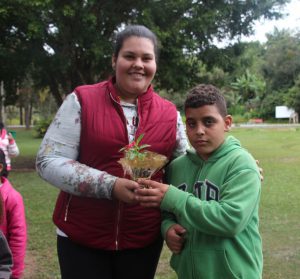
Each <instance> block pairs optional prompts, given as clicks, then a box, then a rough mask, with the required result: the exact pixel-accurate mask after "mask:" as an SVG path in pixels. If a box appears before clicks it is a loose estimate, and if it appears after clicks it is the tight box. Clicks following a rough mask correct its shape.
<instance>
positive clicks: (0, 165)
mask: <svg viewBox="0 0 300 279" xmlns="http://www.w3.org/2000/svg"><path fill="white" fill-rule="evenodd" d="M2 171H3V164H1V163H0V174H1V173H2Z"/></svg>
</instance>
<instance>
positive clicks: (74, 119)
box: [36, 93, 117, 199]
mask: <svg viewBox="0 0 300 279" xmlns="http://www.w3.org/2000/svg"><path fill="white" fill-rule="evenodd" d="M80 114H81V107H80V103H79V102H78V99H77V96H76V94H75V93H71V94H69V95H68V96H67V98H66V99H65V100H64V102H63V104H62V105H61V107H60V108H59V110H58V111H57V114H56V116H55V118H54V119H53V121H52V123H51V125H50V126H49V128H48V130H47V133H46V135H45V137H44V139H43V141H42V143H41V146H40V149H39V152H38V154H37V159H36V168H37V172H38V173H39V175H40V176H41V177H42V178H43V179H44V180H46V181H47V182H49V183H50V184H52V185H54V186H56V187H57V188H59V189H60V190H62V191H65V192H68V193H71V194H74V195H77V196H84V197H94V198H100V199H101V198H104V199H111V198H112V188H113V185H114V183H115V180H116V179H117V177H115V176H112V175H110V174H108V173H107V172H104V171H99V170H97V169H94V168H91V167H89V166H87V165H84V164H81V163H79V162H78V161H77V159H78V155H79V144H80V132H81V117H80Z"/></svg>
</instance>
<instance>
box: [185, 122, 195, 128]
mask: <svg viewBox="0 0 300 279" xmlns="http://www.w3.org/2000/svg"><path fill="white" fill-rule="evenodd" d="M186 124H187V126H188V127H189V128H194V127H195V126H196V123H195V122H193V121H187V122H186Z"/></svg>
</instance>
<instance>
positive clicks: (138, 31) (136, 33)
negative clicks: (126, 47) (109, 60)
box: [114, 25, 159, 61]
mask: <svg viewBox="0 0 300 279" xmlns="http://www.w3.org/2000/svg"><path fill="white" fill-rule="evenodd" d="M130 37H140V38H147V39H149V40H150V41H151V42H152V43H153V47H154V53H155V60H156V61H157V60H158V54H159V53H158V41H157V37H156V35H155V34H154V33H153V32H152V31H151V30H150V29H148V28H147V27H145V26H143V25H128V26H126V27H125V29H124V30H122V31H120V32H119V33H117V34H116V36H115V41H114V56H115V57H118V55H119V52H120V49H121V48H122V47H123V44H124V41H126V39H128V38H130Z"/></svg>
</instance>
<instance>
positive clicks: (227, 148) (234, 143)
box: [187, 136, 242, 165]
mask: <svg viewBox="0 0 300 279" xmlns="http://www.w3.org/2000/svg"><path fill="white" fill-rule="evenodd" d="M241 148H242V147H241V143H240V141H239V140H238V139H236V138H235V137H233V136H228V137H227V138H226V139H225V141H224V142H223V144H221V145H220V146H219V147H218V148H217V149H216V150H215V151H214V152H213V153H212V154H211V156H210V157H209V158H208V160H206V161H205V160H203V159H202V158H201V157H200V156H199V155H198V154H197V153H196V151H195V149H194V148H192V149H190V150H187V156H188V158H189V159H190V160H191V161H192V162H193V163H194V164H197V165H202V164H203V163H204V162H215V161H216V160H218V159H219V158H221V157H223V156H225V155H226V154H227V153H229V152H231V151H232V150H234V149H241Z"/></svg>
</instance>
